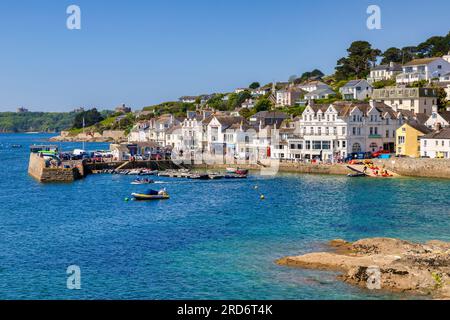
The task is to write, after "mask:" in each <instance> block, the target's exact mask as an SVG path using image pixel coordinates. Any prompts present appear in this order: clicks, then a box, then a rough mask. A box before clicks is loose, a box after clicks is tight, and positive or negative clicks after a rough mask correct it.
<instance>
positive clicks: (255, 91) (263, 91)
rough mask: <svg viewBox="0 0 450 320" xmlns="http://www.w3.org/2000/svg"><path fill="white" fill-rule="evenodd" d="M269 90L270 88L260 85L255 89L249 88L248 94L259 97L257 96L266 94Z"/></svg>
mask: <svg viewBox="0 0 450 320" xmlns="http://www.w3.org/2000/svg"><path fill="white" fill-rule="evenodd" d="M271 91H272V90H271V88H268V87H260V88H257V89H252V90H250V94H251V95H252V96H254V97H259V96H265V95H266V94H268V93H270V92H271Z"/></svg>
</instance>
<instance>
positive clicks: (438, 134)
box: [421, 128, 450, 139]
mask: <svg viewBox="0 0 450 320" xmlns="http://www.w3.org/2000/svg"><path fill="white" fill-rule="evenodd" d="M421 139H450V128H445V129H442V130H440V131H434V132H431V133H428V134H427V135H424V136H422V137H421Z"/></svg>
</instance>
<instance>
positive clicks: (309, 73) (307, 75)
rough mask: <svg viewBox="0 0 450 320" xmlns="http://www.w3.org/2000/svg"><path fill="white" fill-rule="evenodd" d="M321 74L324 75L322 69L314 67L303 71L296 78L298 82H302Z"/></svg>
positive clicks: (319, 76) (318, 76)
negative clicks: (311, 69)
mask: <svg viewBox="0 0 450 320" xmlns="http://www.w3.org/2000/svg"><path fill="white" fill-rule="evenodd" d="M323 76H325V74H324V73H323V72H322V71H320V70H319V69H314V70H313V71H307V72H304V73H303V74H302V76H301V77H300V78H299V79H298V80H299V82H304V81H307V80H309V79H311V78H322V77H323Z"/></svg>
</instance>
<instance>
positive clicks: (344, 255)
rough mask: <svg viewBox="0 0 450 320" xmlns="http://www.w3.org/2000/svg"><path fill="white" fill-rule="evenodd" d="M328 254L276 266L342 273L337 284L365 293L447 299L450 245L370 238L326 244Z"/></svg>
mask: <svg viewBox="0 0 450 320" xmlns="http://www.w3.org/2000/svg"><path fill="white" fill-rule="evenodd" d="M330 246H331V248H333V250H332V251H331V252H319V253H310V254H306V255H303V256H297V257H285V258H282V259H280V260H278V261H277V263H278V264H279V265H283V266H290V267H298V268H305V269H318V270H331V271H339V272H342V275H340V276H339V279H340V280H343V281H345V282H347V283H350V284H353V285H357V286H360V287H364V288H368V289H378V290H388V291H392V292H408V293H412V294H420V295H430V296H432V297H433V298H436V299H450V243H447V242H441V241H430V242H428V243H426V244H418V243H412V242H408V241H403V240H398V239H389V238H374V239H363V240H359V241H357V242H354V243H349V242H346V241H344V240H333V241H332V242H330Z"/></svg>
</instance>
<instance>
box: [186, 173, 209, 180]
mask: <svg viewBox="0 0 450 320" xmlns="http://www.w3.org/2000/svg"><path fill="white" fill-rule="evenodd" d="M189 179H192V180H209V175H207V174H191V175H190V176H189Z"/></svg>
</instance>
